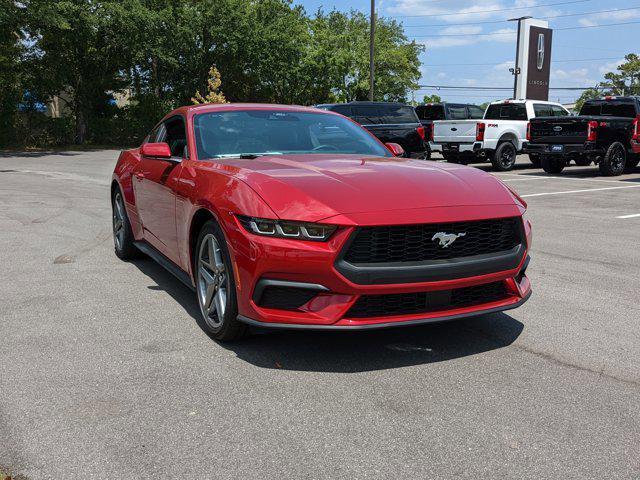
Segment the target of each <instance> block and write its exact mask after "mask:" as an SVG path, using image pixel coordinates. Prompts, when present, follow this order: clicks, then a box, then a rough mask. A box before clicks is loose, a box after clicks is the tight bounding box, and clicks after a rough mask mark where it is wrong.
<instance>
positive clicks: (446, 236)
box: [431, 232, 466, 248]
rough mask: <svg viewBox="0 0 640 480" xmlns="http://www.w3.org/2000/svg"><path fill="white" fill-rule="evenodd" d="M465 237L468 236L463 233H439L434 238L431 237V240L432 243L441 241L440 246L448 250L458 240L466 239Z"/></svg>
mask: <svg viewBox="0 0 640 480" xmlns="http://www.w3.org/2000/svg"><path fill="white" fill-rule="evenodd" d="M465 235H466V232H463V233H445V232H438V233H436V234H435V235H434V236H433V237H431V240H432V241H434V240H439V241H440V244H439V245H440V246H441V247H442V248H447V247H448V246H449V245H451V244H452V243H453V242H455V241H456V240H457V239H458V238H460V237H464V236H465Z"/></svg>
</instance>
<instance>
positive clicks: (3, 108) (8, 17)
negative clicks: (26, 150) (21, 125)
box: [0, 0, 24, 146]
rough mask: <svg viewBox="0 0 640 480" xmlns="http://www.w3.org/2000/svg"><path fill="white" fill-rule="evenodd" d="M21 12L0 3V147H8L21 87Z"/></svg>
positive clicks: (12, 4) (6, 1)
mask: <svg viewBox="0 0 640 480" xmlns="http://www.w3.org/2000/svg"><path fill="white" fill-rule="evenodd" d="M22 22H23V11H22V10H21V9H20V8H19V7H18V6H17V5H16V2H14V1H13V0H1V1H0V146H5V145H8V144H9V143H10V142H11V140H12V137H13V133H14V132H13V126H14V122H15V116H16V113H17V107H18V103H19V102H20V100H21V98H22V90H23V86H24V78H23V73H24V71H23V68H22V63H21V57H22V55H23V53H24V52H23V51H24V47H23V43H22V40H23V38H22V33H21V30H22V26H23V24H22Z"/></svg>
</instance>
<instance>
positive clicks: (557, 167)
mask: <svg viewBox="0 0 640 480" xmlns="http://www.w3.org/2000/svg"><path fill="white" fill-rule="evenodd" d="M540 164H541V165H542V169H543V170H544V171H545V172H547V173H551V174H558V173H562V170H564V167H565V166H566V162H565V161H564V159H562V158H557V157H540Z"/></svg>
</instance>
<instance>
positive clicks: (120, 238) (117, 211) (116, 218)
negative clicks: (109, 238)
mask: <svg viewBox="0 0 640 480" xmlns="http://www.w3.org/2000/svg"><path fill="white" fill-rule="evenodd" d="M125 219H126V217H125V213H124V202H123V201H122V195H121V194H120V192H118V193H116V195H115V197H114V199H113V241H114V243H115V244H116V248H117V249H118V250H122V245H123V243H124V233H125V232H124V222H125Z"/></svg>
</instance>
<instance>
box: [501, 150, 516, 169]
mask: <svg viewBox="0 0 640 480" xmlns="http://www.w3.org/2000/svg"><path fill="white" fill-rule="evenodd" d="M500 163H502V166H503V167H504V168H510V167H511V166H512V165H513V164H514V163H515V152H514V151H513V149H511V148H505V149H504V151H503V152H502V155H501V156H500Z"/></svg>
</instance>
